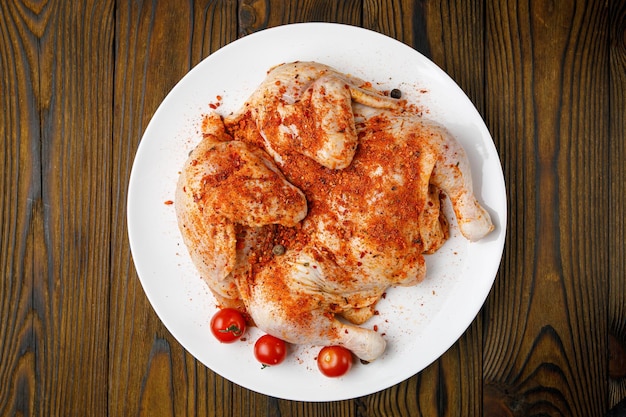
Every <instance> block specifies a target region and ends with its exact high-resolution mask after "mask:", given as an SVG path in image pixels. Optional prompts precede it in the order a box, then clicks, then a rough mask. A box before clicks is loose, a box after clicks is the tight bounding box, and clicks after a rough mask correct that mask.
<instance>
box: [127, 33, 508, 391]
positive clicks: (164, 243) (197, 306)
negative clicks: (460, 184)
mask: <svg viewBox="0 0 626 417" xmlns="http://www.w3.org/2000/svg"><path fill="white" fill-rule="evenodd" d="M296 60H301V61H302V60H314V61H318V62H321V63H325V64H328V65H331V66H333V67H335V68H336V69H338V70H339V71H342V72H346V73H351V74H353V75H356V76H358V77H361V78H363V79H365V80H368V81H372V82H373V83H374V85H375V86H377V87H379V88H381V89H388V90H389V89H392V88H399V89H400V90H402V92H403V97H404V98H407V99H409V100H410V101H412V102H414V103H416V104H417V105H419V106H421V108H422V109H423V110H424V113H425V115H426V116H428V117H430V118H432V119H435V120H437V121H440V122H442V123H443V124H445V125H446V126H447V127H448V129H449V130H450V131H451V132H452V133H453V134H454V135H455V136H456V137H457V139H458V140H459V141H460V142H461V143H462V144H463V146H464V147H465V149H466V151H467V153H468V156H469V159H470V163H471V166H472V169H473V173H472V175H473V180H474V185H475V192H476V194H477V195H478V198H479V200H480V201H482V202H483V203H484V205H485V206H486V207H487V209H488V210H489V212H490V213H491V215H492V217H493V220H494V223H495V225H496V230H495V231H494V232H493V233H492V234H490V235H489V236H488V237H487V238H486V239H484V240H482V241H480V242H478V243H469V242H467V241H466V240H465V239H464V238H463V237H461V236H460V235H459V233H458V231H457V229H456V223H455V222H452V227H453V230H452V234H451V239H450V240H449V241H448V242H447V243H446V244H445V245H444V247H443V248H442V249H441V250H440V251H439V252H437V254H435V255H433V256H430V257H428V259H427V265H428V268H429V269H428V273H427V278H426V280H425V282H423V283H422V284H420V285H418V286H416V287H413V288H409V289H406V288H403V289H402V290H396V289H390V290H389V291H388V292H387V297H386V298H385V299H383V300H381V301H380V303H379V305H378V310H379V312H380V314H379V315H377V316H374V318H373V319H372V320H370V321H369V322H367V323H366V324H365V325H364V326H369V327H373V326H377V328H378V331H379V332H380V333H384V334H385V337H386V339H387V341H388V348H387V351H386V352H385V354H384V356H382V357H381V358H380V359H379V360H377V361H375V362H373V363H371V364H368V365H362V364H360V363H358V362H357V363H356V364H355V366H353V368H352V370H351V371H350V372H349V373H348V374H347V375H346V376H344V377H342V378H338V379H335V378H333V379H331V378H326V377H324V376H322V375H321V374H320V373H319V371H318V370H317V367H316V364H315V360H314V358H315V356H316V354H317V352H318V350H319V347H316V346H301V347H293V348H292V350H291V352H290V355H289V357H288V359H287V360H286V361H285V362H284V363H283V364H281V365H280V366H276V367H272V368H266V369H261V366H260V364H258V363H257V362H256V360H255V359H254V355H253V345H254V341H255V340H256V338H257V337H258V336H259V335H260V331H259V330H258V329H251V331H250V332H249V334H248V336H247V341H245V342H242V343H235V344H230V345H225V344H220V343H218V342H217V341H216V340H215V339H214V338H213V336H212V335H211V333H210V330H209V321H210V318H211V316H212V315H213V314H214V312H215V311H216V308H215V301H214V299H213V296H212V295H211V294H210V292H209V291H208V289H207V288H206V287H205V285H204V284H203V282H202V281H201V279H200V278H199V277H198V275H197V273H196V270H195V269H194V267H193V265H192V264H191V260H190V258H189V255H188V253H187V249H186V247H185V246H184V244H183V243H182V238H181V236H180V234H179V231H178V227H177V223H176V216H175V212H174V206H173V205H168V204H165V202H166V201H167V200H173V199H174V190H175V186H176V181H177V177H178V173H179V171H180V169H181V167H182V165H183V162H184V160H185V159H186V157H187V154H188V152H189V151H190V150H191V149H192V148H193V147H194V146H195V144H196V143H197V142H198V140H199V136H198V129H199V122H200V118H201V115H202V114H204V113H206V112H208V111H209V110H210V109H209V105H210V104H211V103H216V102H218V100H217V98H216V97H217V96H221V97H222V100H221V106H220V107H219V108H218V111H219V112H220V113H222V114H227V113H229V112H232V111H235V110H236V109H238V108H239V107H240V106H241V105H242V104H243V102H244V101H245V100H246V99H247V98H248V96H249V94H250V93H251V92H252V91H253V90H254V89H255V88H256V86H257V85H258V84H259V83H260V82H261V81H262V80H263V78H264V77H265V74H266V72H267V70H268V69H269V68H270V67H272V66H274V65H276V64H279V63H283V62H288V61H296ZM505 229H506V195H505V188H504V178H503V175H502V167H501V165H500V160H499V158H498V154H497V152H496V149H495V146H494V144H493V141H492V139H491V136H490V134H489V132H488V130H487V128H486V127H485V124H484V123H483V120H482V119H481V117H480V115H479V114H478V112H477V111H476V109H475V108H474V106H473V105H472V103H471V102H470V101H469V99H468V98H467V97H466V95H465V94H464V93H463V91H462V90H461V89H460V88H459V87H458V86H457V85H456V84H455V82H454V81H453V80H452V79H450V77H448V76H447V75H446V74H445V73H444V72H443V71H442V70H441V69H439V68H438V67H437V66H436V65H435V64H433V63H432V62H431V61H429V60H428V59H427V58H425V57H424V56H422V55H421V54H420V53H418V52H416V51H415V50H413V49H411V48H410V47H408V46H406V45H404V44H403V43H400V42H398V41H396V40H394V39H391V38H389V37H386V36H384V35H381V34H379V33H375V32H372V31H369V30H365V29H361V28H357V27H352V26H345V25H338V24H327V23H303V24H294V25H286V26H280V27H276V28H272V29H268V30H264V31H261V32H257V33H254V34H252V35H249V36H246V37H244V38H242V39H239V40H237V41H235V42H233V43H231V44H229V45H227V46H226V47H224V48H222V49H220V50H219V51H217V52H215V53H213V54H212V55H210V56H209V57H207V58H206V59H205V60H204V61H202V62H201V63H200V64H198V65H197V66H196V67H195V68H193V69H192V70H191V71H190V72H189V73H188V74H187V75H186V76H185V77H184V78H183V79H182V80H181V81H180V82H179V83H178V85H176V86H175V87H174V88H173V89H172V91H171V92H170V93H169V95H168V96H167V97H166V98H165V100H163V103H162V104H161V106H160V107H159V108H158V110H157V111H156V113H155V114H154V117H153V118H152V120H151V121H150V123H149V125H148V127H147V128H146V131H145V133H144V136H143V138H142V140H141V143H140V145H139V149H138V150H137V155H136V158H135V161H134V165H133V169H132V173H131V177H130V184H129V192H128V232H129V239H130V246H131V250H132V254H133V258H134V262H135V266H136V268H137V272H138V274H139V278H140V280H141V283H142V285H143V288H144V290H145V292H146V294H147V296H148V299H149V300H150V302H151V303H152V306H153V307H154V309H155V311H156V313H157V314H158V316H159V317H160V319H161V320H162V321H163V323H164V324H165V326H166V327H167V328H168V329H169V331H170V332H171V333H172V335H173V336H174V337H175V338H176V339H177V340H178V341H179V342H180V343H181V345H182V346H183V347H184V348H185V349H187V351H189V352H190V353H191V354H192V355H193V356H194V357H196V358H197V359H198V360H200V361H201V362H202V363H203V364H205V365H206V366H207V367H209V368H210V369H212V370H213V371H215V372H216V373H218V374H220V375H222V376H223V377H225V378H227V379H229V380H231V381H233V382H234V383H236V384H239V385H241V386H243V387H245V388H248V389H251V390H254V391H257V392H260V393H263V394H267V395H270V396H273V397H278V398H284V399H291V400H301V401H332V400H342V399H348V398H354V397H359V396H363V395H367V394H371V393H374V392H377V391H379V390H382V389H385V388H388V387H390V386H392V385H395V384H397V383H399V382H401V381H403V380H405V379H407V378H409V377H411V376H412V375H414V374H416V373H417V372H419V371H421V370H422V369H424V368H425V367H426V366H428V365H429V364H430V363H431V362H433V361H434V360H436V359H437V358H438V357H439V356H440V355H442V354H443V353H444V352H445V351H446V350H447V349H448V348H449V347H450V346H451V345H452V344H453V343H454V342H455V341H456V340H457V339H458V338H459V337H460V336H461V335H462V334H463V332H464V331H465V330H466V329H467V327H468V326H469V325H470V324H471V322H472V321H473V319H474V317H475V316H476V314H477V313H478V311H479V310H480V308H481V306H482V305H483V303H484V301H485V299H486V297H487V295H488V293H489V290H490V288H491V286H492V284H493V280H494V278H495V275H496V272H497V270H498V266H499V263H500V258H501V256H502V250H503V246H504V237H505Z"/></svg>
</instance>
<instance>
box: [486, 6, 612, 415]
mask: <svg viewBox="0 0 626 417" xmlns="http://www.w3.org/2000/svg"><path fill="white" fill-rule="evenodd" d="M607 17H608V16H607V13H606V9H605V8H604V6H603V5H602V4H599V3H596V2H582V1H579V2H569V3H558V5H557V4H556V3H549V2H538V1H537V2H532V1H531V2H528V3H518V4H516V5H514V4H508V3H506V4H505V3H502V2H494V3H489V4H488V7H487V23H488V30H487V35H486V36H487V54H488V57H489V58H488V70H487V95H486V96H487V97H488V98H489V99H490V100H493V101H491V102H489V103H487V109H488V111H487V122H488V125H489V126H490V128H491V130H492V133H493V134H494V137H495V141H496V144H497V145H498V147H499V149H500V155H501V158H502V161H503V165H504V167H505V177H506V178H507V182H508V185H509V187H508V193H509V194H508V199H509V202H510V229H509V230H510V233H509V235H508V239H507V242H506V251H505V256H504V263H503V267H502V273H501V274H500V277H499V279H498V280H497V281H496V285H495V288H494V291H493V294H492V297H490V299H489V300H488V304H487V320H486V323H487V327H486V332H485V336H486V337H485V340H484V344H485V364H484V369H485V370H484V372H485V375H484V378H485V381H486V384H487V387H488V388H489V390H486V393H488V394H489V395H488V396H487V397H486V398H485V402H486V403H487V402H489V403H491V404H493V403H494V402H498V401H499V402H500V403H501V405H502V409H504V410H507V412H508V413H509V414H508V415H554V416H557V415H558V416H561V415H567V416H601V415H602V414H603V412H604V411H605V409H606V395H607V392H606V384H605V381H606V378H607V375H606V363H607V362H606V360H607V353H606V352H607V339H606V334H607V333H606V332H607V328H606V316H607V313H608V311H607V305H606V303H605V302H604V300H605V299H606V296H607V294H608V285H607V283H608V281H607V276H608V270H607V260H608V258H607V254H606V251H605V250H603V246H602V245H598V244H593V243H592V242H605V241H606V239H607V238H608V233H609V230H608V224H607V222H606V221H605V219H606V218H607V216H608V210H607V204H606V203H605V197H606V196H607V195H608V192H609V189H608V183H607V175H608V172H607V164H606V161H607V160H608V156H609V153H608V152H609V136H608V132H609V120H608V114H609V102H608V93H609V91H608V89H609V84H608V74H607V71H606V68H607V64H608V55H607V48H606V45H607V34H608V24H609V22H608V19H607ZM590 277H592V278H590ZM494 395H495V397H494ZM501 415H504V414H501Z"/></svg>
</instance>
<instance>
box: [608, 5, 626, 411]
mask: <svg viewBox="0 0 626 417" xmlns="http://www.w3.org/2000/svg"><path fill="white" fill-rule="evenodd" d="M610 7H611V8H610V12H609V16H611V24H610V33H609V65H610V74H609V76H610V83H611V84H610V89H609V91H610V99H609V100H610V103H611V109H610V119H611V122H610V123H611V124H610V143H611V146H610V161H611V172H610V183H611V188H610V190H609V191H610V193H609V196H610V200H609V201H610V206H609V211H610V212H609V218H608V221H609V225H610V227H609V230H610V234H609V288H610V290H609V324H608V325H609V331H610V333H611V336H610V339H609V355H610V356H609V377H610V380H609V390H610V391H609V395H610V397H609V405H610V406H614V405H615V404H617V403H619V402H620V401H622V400H623V399H625V398H626V251H625V247H624V241H625V240H626V223H625V222H624V218H625V217H626V198H625V197H624V190H626V168H624V158H626V148H625V141H626V140H625V138H626V117H625V115H626V93H625V91H626V2H623V1H622V2H619V1H614V2H611V5H610Z"/></svg>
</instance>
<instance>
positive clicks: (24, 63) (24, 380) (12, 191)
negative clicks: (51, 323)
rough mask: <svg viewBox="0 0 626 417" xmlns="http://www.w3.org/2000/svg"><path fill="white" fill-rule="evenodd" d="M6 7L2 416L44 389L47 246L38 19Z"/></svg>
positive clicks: (31, 408)
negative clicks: (36, 306) (41, 261)
mask: <svg viewBox="0 0 626 417" xmlns="http://www.w3.org/2000/svg"><path fill="white" fill-rule="evenodd" d="M9 6H13V5H9V4H7V3H6V2H5V3H0V88H1V89H0V100H1V107H0V133H2V138H3V141H2V145H1V146H0V156H1V160H2V164H1V165H0V173H1V174H0V178H1V182H0V184H1V185H0V187H1V191H2V192H1V193H0V196H1V197H0V198H2V200H1V201H0V210H1V214H0V216H1V218H0V220H1V221H0V230H1V231H2V233H1V234H0V236H2V242H1V243H0V266H1V268H2V272H3V276H2V283H1V284H0V317H2V325H1V326H0V387H2V389H0V414H2V415H20V414H21V415H33V414H34V413H35V410H36V407H39V405H37V404H35V402H36V398H37V396H39V395H40V393H41V391H42V387H41V386H40V385H39V384H37V382H36V374H37V373H38V372H40V370H39V367H40V365H41V363H40V362H38V360H39V357H38V356H37V354H36V349H37V345H38V344H40V343H41V339H42V337H43V336H42V334H41V333H42V329H41V325H40V321H39V320H38V318H37V316H36V315H35V314H33V292H34V289H33V286H34V274H35V268H34V264H35V260H34V257H35V252H36V251H37V252H41V247H42V246H43V242H42V236H43V224H42V217H43V213H42V204H41V156H40V149H41V132H40V127H39V126H40V123H39V113H38V108H39V106H40V105H39V99H38V96H37V93H38V91H39V83H40V80H39V77H38V74H37V68H38V66H39V61H40V57H39V54H38V51H37V44H38V37H39V36H40V35H41V34H40V31H38V30H37V27H36V22H32V21H23V20H22V19H21V17H20V15H19V10H17V8H16V7H15V6H13V7H9ZM18 6H19V7H24V6H23V5H18ZM36 248H37V249H36Z"/></svg>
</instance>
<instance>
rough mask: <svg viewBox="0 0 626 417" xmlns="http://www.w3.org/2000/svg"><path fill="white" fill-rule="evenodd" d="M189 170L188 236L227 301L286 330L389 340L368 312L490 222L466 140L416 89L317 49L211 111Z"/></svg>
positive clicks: (182, 199) (370, 347)
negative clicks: (414, 106)
mask: <svg viewBox="0 0 626 417" xmlns="http://www.w3.org/2000/svg"><path fill="white" fill-rule="evenodd" d="M203 136H204V138H203V139H202V141H201V142H200V144H199V145H198V146H197V148H196V149H195V150H193V151H192V153H191V154H190V156H189V159H188V160H187V161H186V163H185V166H184V167H183V170H182V172H181V175H180V178H179V182H178V186H177V192H176V211H177V216H178V222H179V227H180V230H181V232H182V235H183V238H184V242H185V244H186V246H187V247H188V248H189V251H190V254H191V258H192V260H193V262H194V264H195V265H196V267H197V269H198V271H199V272H200V275H201V276H202V278H203V279H204V280H205V281H206V282H207V284H208V286H209V287H210V288H211V290H212V291H213V293H214V294H215V295H216V298H217V299H218V302H219V303H220V305H222V306H235V307H238V308H240V309H241V310H245V311H246V312H247V313H248V314H249V316H250V317H251V318H252V320H253V321H254V323H255V324H256V325H257V326H258V327H259V328H260V329H262V330H263V331H265V332H267V333H270V334H272V335H274V336H276V337H279V338H281V339H283V340H285V341H288V342H291V343H297V344H311V345H342V346H344V347H346V348H348V349H350V350H351V351H352V352H353V353H354V354H355V355H356V356H357V357H359V358H361V359H362V360H365V361H372V360H374V359H376V358H378V357H379V356H380V355H381V354H382V353H383V352H384V350H385V340H384V338H383V336H381V335H380V334H379V333H377V332H375V331H373V330H369V329H365V328H362V327H360V326H359V324H362V323H364V322H365V321H367V320H368V319H369V318H370V317H371V316H372V315H373V314H374V310H375V305H376V303H377V301H378V300H379V299H380V297H381V296H382V295H383V293H384V292H385V291H386V290H387V289H388V288H389V287H390V286H412V285H416V284H418V283H419V282H420V281H422V280H423V279H424V277H425V274H426V266H425V261H424V256H423V255H424V254H426V253H433V252H435V251H436V250H437V249H438V248H440V247H441V246H442V245H443V243H445V241H446V239H447V238H448V222H447V219H446V218H445V216H444V214H443V212H442V210H441V201H442V199H444V198H449V200H450V202H451V204H452V208H453V210H454V213H455V216H456V219H457V222H458V224H459V229H460V231H461V233H462V234H463V235H464V236H465V237H466V238H467V239H469V240H471V241H475V240H478V239H481V238H482V237H484V236H485V235H486V234H488V233H489V232H490V231H491V230H493V224H492V222H491V219H490V217H489V214H488V213H487V211H486V210H485V209H484V208H483V207H482V206H481V205H480V204H479V203H478V201H477V200H476V198H475V196H474V193H473V190H472V181H471V173H470V167H469V163H468V160H467V157H466V155H465V152H464V150H463V148H462V147H461V146H460V144H459V143H458V142H457V141H456V140H455V139H454V138H453V137H452V136H451V135H450V134H449V133H448V132H447V131H446V129H445V128H444V127H442V126H440V125H438V124H436V123H433V122H431V121H428V120H425V119H423V118H422V117H420V116H418V114H417V113H416V112H414V111H412V110H411V107H410V106H408V105H407V103H406V102H404V101H402V100H398V99H394V98H391V97H389V96H387V95H385V94H383V93H382V92H379V91H376V90H375V89H374V88H373V87H372V85H371V84H370V83H368V82H365V81H363V80H361V79H358V78H356V77H352V76H350V75H346V74H342V73H340V72H338V71H336V70H334V69H333V68H331V67H328V66H326V65H323V64H320V63H315V62H294V63H288V64H282V65H279V66H276V67H274V68H272V69H271V70H270V71H269V72H268V74H267V77H266V79H265V80H264V81H263V82H262V84H261V85H260V86H259V87H258V89H257V90H256V91H255V92H254V93H253V94H252V95H251V96H250V98H249V99H248V100H247V101H246V103H245V105H244V106H243V107H242V109H241V110H240V111H239V112H237V114H232V115H229V116H228V117H226V118H225V119H222V118H221V117H220V116H218V115H217V114H211V115H208V116H207V117H206V118H205V120H204V124H203Z"/></svg>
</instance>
